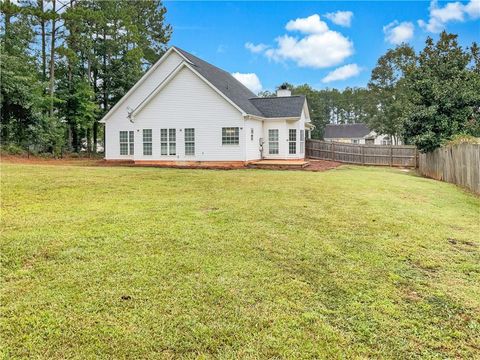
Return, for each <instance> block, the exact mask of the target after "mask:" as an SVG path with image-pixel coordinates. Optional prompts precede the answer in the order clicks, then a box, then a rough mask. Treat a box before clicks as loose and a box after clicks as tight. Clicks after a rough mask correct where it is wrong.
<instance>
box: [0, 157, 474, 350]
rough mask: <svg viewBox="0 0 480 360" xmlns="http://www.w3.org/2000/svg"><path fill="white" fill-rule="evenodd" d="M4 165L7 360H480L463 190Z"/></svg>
mask: <svg viewBox="0 0 480 360" xmlns="http://www.w3.org/2000/svg"><path fill="white" fill-rule="evenodd" d="M1 169H2V178H1V180H2V204H1V208H2V234H1V242H0V246H1V251H0V256H1V258H0V259H1V270H0V271H1V272H0V275H1V277H2V280H1V284H0V286H1V298H0V306H1V308H0V313H1V320H0V331H1V336H0V337H1V341H0V352H1V354H2V355H3V357H5V358H26V357H29V358H35V357H36V358H50V359H64V358H109V359H110V358H152V357H159V358H179V357H181V358H197V357H201V358H230V359H233V358H247V359H248V358H250V359H257V358H315V357H317V358H351V357H362V358H365V357H373V358H415V357H426V358H446V357H451V358H455V357H457V358H474V357H479V356H480V315H479V314H480V240H479V232H480V228H479V218H480V200H479V198H478V197H475V196H473V195H471V194H468V193H466V192H464V191H462V190H460V189H459V188H457V187H455V186H453V185H451V184H446V183H442V182H437V181H434V180H429V179H425V178H421V177H417V176H415V175H412V174H409V173H405V172H402V171H400V170H391V169H385V168H361V167H341V168H338V169H336V170H331V171H329V172H324V173H311V172H294V171H261V170H238V171H208V170H173V169H153V168H119V167H112V168H100V167H74V166H48V165H24V164H2V168H1Z"/></svg>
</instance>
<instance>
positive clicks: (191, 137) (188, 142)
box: [185, 129, 195, 155]
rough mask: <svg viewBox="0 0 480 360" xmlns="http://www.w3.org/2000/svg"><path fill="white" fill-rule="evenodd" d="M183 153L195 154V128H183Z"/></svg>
mask: <svg viewBox="0 0 480 360" xmlns="http://www.w3.org/2000/svg"><path fill="white" fill-rule="evenodd" d="M185 155H195V129H185Z"/></svg>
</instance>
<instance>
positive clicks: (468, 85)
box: [404, 31, 480, 152]
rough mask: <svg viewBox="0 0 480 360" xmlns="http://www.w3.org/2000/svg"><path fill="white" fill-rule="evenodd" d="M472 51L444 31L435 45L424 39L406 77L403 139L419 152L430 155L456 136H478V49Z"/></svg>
mask: <svg viewBox="0 0 480 360" xmlns="http://www.w3.org/2000/svg"><path fill="white" fill-rule="evenodd" d="M472 48H473V53H472V51H470V52H467V51H464V50H463V49H462V47H461V46H459V44H458V42H457V35H454V34H447V33H446V32H445V31H444V32H442V33H441V35H440V38H439V40H438V41H437V43H434V41H433V40H432V39H431V38H428V39H427V41H426V46H425V48H424V50H423V51H422V52H421V53H420V55H419V57H418V66H417V67H415V68H414V69H413V70H412V71H411V72H410V73H409V74H408V76H407V84H408V88H409V91H411V95H410V99H411V102H412V108H411V111H410V112H409V114H408V116H407V119H406V122H405V127H404V136H405V138H406V140H407V141H408V142H411V143H413V144H415V145H416V146H417V147H418V148H419V149H420V150H421V151H424V152H427V151H432V150H434V149H436V148H437V147H439V146H440V145H441V144H442V143H443V142H444V141H446V140H449V139H451V138H452V137H453V136H454V135H456V134H462V133H464V134H471V135H477V136H478V135H480V134H478V132H477V131H478V121H479V107H480V86H479V85H480V82H479V80H478V76H479V74H478V69H477V68H478V60H476V59H475V56H476V55H475V54H478V49H477V47H476V45H475V46H474V47H472ZM477 59H478V57H477ZM472 62H473V66H472Z"/></svg>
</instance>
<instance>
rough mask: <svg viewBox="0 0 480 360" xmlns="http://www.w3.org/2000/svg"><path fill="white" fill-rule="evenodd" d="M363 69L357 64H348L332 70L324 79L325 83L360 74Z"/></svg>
mask: <svg viewBox="0 0 480 360" xmlns="http://www.w3.org/2000/svg"><path fill="white" fill-rule="evenodd" d="M361 70H362V69H361V68H360V67H359V66H358V65H357V64H348V65H344V66H341V67H339V68H337V69H335V70H333V71H330V72H329V73H328V74H327V76H325V77H324V78H323V79H322V82H323V83H329V82H332V81H337V80H345V79H348V78H351V77H353V76H357V75H358V74H360V71H361Z"/></svg>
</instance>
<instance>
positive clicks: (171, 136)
mask: <svg viewBox="0 0 480 360" xmlns="http://www.w3.org/2000/svg"><path fill="white" fill-rule="evenodd" d="M176 131H177V130H176V129H168V153H169V155H177V142H176V141H177V140H176V138H177V136H176V133H177V132H176Z"/></svg>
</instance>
